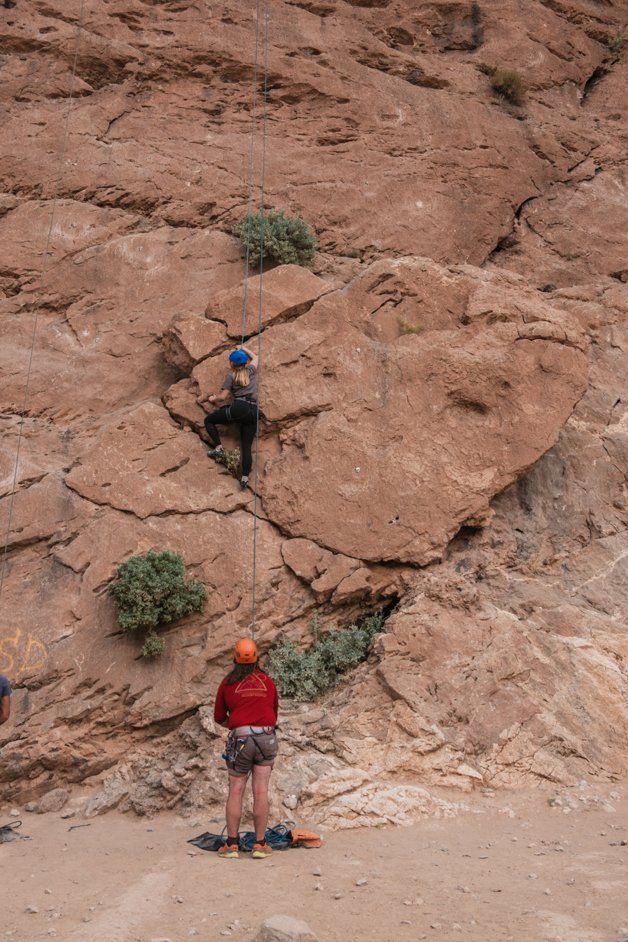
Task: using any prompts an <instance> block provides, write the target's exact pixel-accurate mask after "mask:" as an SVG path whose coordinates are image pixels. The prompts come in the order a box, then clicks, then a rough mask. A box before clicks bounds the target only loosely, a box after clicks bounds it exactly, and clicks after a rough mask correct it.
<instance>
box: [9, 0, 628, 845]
mask: <svg viewBox="0 0 628 942" xmlns="http://www.w3.org/2000/svg"><path fill="white" fill-rule="evenodd" d="M524 6H525V5H524ZM86 7H87V8H86ZM114 7H115V9H114ZM268 22H269V36H268V83H267V102H266V106H265V109H263V108H262V107H261V101H262V99H261V94H262V92H261V83H260V74H261V73H260V65H259V61H258V64H257V74H258V86H259V94H258V95H256V102H257V104H256V108H255V117H256V120H255V121H254V120H253V118H254V113H253V112H254V109H253V100H252V99H253V88H252V83H253V76H254V73H255V71H256V63H255V22H254V11H253V10H251V9H249V8H248V7H247V5H246V4H245V5H242V4H237V3H235V2H227V3H224V4H221V5H216V4H210V5H209V6H208V5H205V6H204V7H203V9H202V10H201V9H200V7H199V8H197V7H196V6H195V5H194V4H172V3H165V4H164V3H162V4H146V3H143V2H140V0H118V2H117V3H116V4H113V5H109V7H108V8H107V9H106V10H105V9H100V7H98V5H92V7H91V8H89V5H83V4H79V3H78V2H76V3H69V4H68V2H67V0H46V2H45V3H44V2H43V0H33V2H32V3H31V4H28V5H27V4H24V3H22V2H19V0H18V3H17V5H16V6H15V7H14V8H12V9H10V10H6V11H4V15H3V17H2V18H1V20H0V36H1V37H2V48H3V83H2V88H1V89H0V97H1V99H2V106H3V109H4V112H5V120H4V125H3V134H2V136H1V139H0V182H1V191H2V192H0V238H1V240H2V245H3V255H2V263H1V264H0V314H1V321H0V323H1V324H2V343H1V344H0V364H1V367H2V369H1V370H0V401H1V402H2V413H3V417H2V451H1V452H0V525H1V526H2V530H3V545H4V540H5V534H6V552H5V554H4V556H3V560H2V562H1V563H0V565H1V566H2V570H1V572H2V576H1V583H0V592H1V599H0V672H2V673H6V674H8V675H9V676H10V678H11V681H12V682H13V685H14V687H15V696H14V708H13V716H12V720H11V722H10V723H9V724H7V725H5V726H3V727H2V729H1V730H0V801H1V800H6V801H10V802H12V803H13V804H14V803H17V802H32V804H31V805H30V807H31V808H32V809H33V810H35V811H39V810H46V809H48V808H53V807H54V808H59V809H60V808H61V807H62V806H63V805H65V802H66V801H67V800H68V798H69V796H70V793H71V791H72V787H73V786H77V785H80V786H81V787H82V789H83V791H84V794H83V795H82V796H81V798H80V799H79V798H77V797H75V798H72V799H70V805H69V807H70V806H71V808H72V813H74V805H73V804H72V802H79V804H80V808H81V810H82V812H83V813H84V814H86V815H87V816H88V817H89V816H92V815H95V814H99V813H102V812H104V811H107V810H109V809H112V808H120V809H122V810H126V809H133V810H135V811H137V812H139V813H152V812H154V811H156V810H159V809H160V808H165V807H177V808H180V809H183V810H184V809H190V808H192V809H194V808H203V809H204V810H206V811H207V810H208V809H215V808H217V807H218V806H219V805H220V804H221V803H222V801H223V799H224V776H223V773H222V771H221V769H220V754H221V752H222V744H223V738H222V731H221V730H219V729H217V728H216V727H215V726H214V723H213V719H212V710H211V706H212V702H213V695H214V692H215V689H216V685H217V682H218V680H219V679H220V677H221V676H222V675H223V673H224V672H225V669H226V667H227V665H228V663H229V652H230V648H231V645H232V644H233V641H234V640H235V638H237V637H238V636H240V635H242V634H245V633H247V632H248V631H249V629H250V624H251V615H252V599H253V589H254V588H255V599H256V609H255V621H256V628H257V637H258V640H259V642H260V644H261V647H262V649H263V650H266V649H267V648H268V647H269V646H270V644H271V643H272V641H273V640H274V639H275V638H276V637H277V635H278V634H279V633H280V632H283V633H284V634H286V635H287V636H288V637H290V638H291V639H292V640H294V641H295V642H297V643H299V644H302V645H306V644H309V643H310V642H311V641H312V638H313V625H312V622H313V618H314V616H316V624H317V625H319V626H322V629H323V630H325V629H327V628H329V627H332V626H334V625H339V626H346V625H348V624H350V623H352V622H354V621H355V620H357V619H359V618H361V617H362V616H363V615H365V614H368V613H372V612H374V611H376V610H380V609H383V610H385V612H386V613H387V616H388V617H387V620H386V626H385V627H386V631H385V633H384V634H382V635H380V636H378V637H377V639H376V640H375V642H374V644H373V647H372V649H371V653H370V655H369V659H368V661H367V662H366V663H364V664H362V665H361V666H360V667H359V668H358V669H357V670H355V671H354V672H352V673H351V674H350V675H348V676H347V677H346V679H345V680H344V681H343V683H342V684H340V685H339V686H338V687H337V688H336V689H335V690H334V691H333V692H332V693H331V694H329V695H328V696H327V697H325V698H323V700H321V701H320V702H317V703H315V704H311V705H298V704H288V703H286V704H284V705H283V713H284V718H283V720H282V757H283V758H282V761H281V762H280V763H278V767H277V771H276V773H275V781H276V783H277V789H276V791H275V794H274V796H273V801H274V806H273V809H272V813H273V814H274V815H276V816H277V817H285V814H286V811H285V809H286V808H288V809H289V810H290V814H291V816H299V815H302V816H305V817H307V818H309V819H311V820H313V821H315V822H319V823H322V824H324V825H326V826H329V827H356V826H362V825H368V824H382V823H386V822H394V823H399V824H403V823H407V822H409V821H412V820H415V819H417V818H419V817H421V816H423V815H449V814H455V813H456V811H457V809H458V808H459V807H460V806H461V802H463V801H464V792H466V791H468V790H470V789H472V788H474V787H476V786H478V785H481V784H490V785H492V786H518V785H522V784H531V783H535V782H542V781H548V780H549V781H551V782H555V783H566V784H570V783H573V782H575V781H577V780H579V779H582V778H585V777H588V776H597V777H601V778H606V779H618V778H621V777H622V776H625V774H626V758H627V751H626V743H627V742H628V715H627V711H626V702H627V699H628V698H627V697H626V687H627V683H626V682H627V677H626V668H625V664H626V658H627V657H628V642H627V639H626V633H625V623H626V618H625V616H626V612H627V611H628V594H627V589H626V586H628V571H627V567H628V562H627V560H628V556H627V553H626V522H627V507H626V499H627V496H626V469H627V465H628V460H627V458H628V419H627V413H626V388H628V355H627V353H628V338H627V336H626V329H625V328H626V323H627V320H628V287H627V286H626V282H627V280H628V273H627V270H626V260H625V244H624V243H625V232H626V230H627V228H628V214H627V212H626V200H625V192H624V188H625V152H626V137H627V135H626V116H625V100H624V99H625V85H626V68H627V67H626V61H627V60H626V52H625V48H622V36H623V33H622V30H623V28H624V24H623V21H622V20H621V11H620V10H619V7H615V6H613V5H605V6H602V5H592V4H588V3H584V2H582V3H581V2H579V0H565V2H561V3H559V4H556V3H552V4H550V5H547V4H538V5H535V4H532V5H531V6H530V7H529V9H528V8H525V9H524V8H523V7H522V5H521V4H517V3H515V2H514V0H512V2H511V0H495V2H494V3H492V4H490V5H485V4H477V3H465V2H461V3H457V4H453V5H452V4H451V3H449V2H441V0H437V2H435V3H431V4H429V5H417V4H416V3H411V2H410V0H401V2H398V3H395V4H393V3H389V2H388V0H379V2H377V3H369V2H348V3H346V2H339V0H323V2H320V3H319V2H317V3H313V2H311V0H290V2H287V0H286V2H283V0H278V2H276V3H273V4H272V9H271V10H270V18H269V21H268ZM262 45H263V44H262ZM260 61H261V60H260ZM504 66H507V67H511V68H514V69H516V70H517V72H518V73H520V75H521V77H522V79H523V80H524V81H525V83H526V85H527V94H526V96H525V100H524V101H523V103H522V104H520V105H515V104H513V103H511V102H508V101H506V100H505V99H500V98H499V97H498V96H497V95H496V94H495V93H494V92H493V91H492V89H491V86H490V81H489V77H488V76H487V74H486V72H487V67H488V68H489V69H490V68H491V67H492V68H499V67H504ZM264 110H265V111H266V113H267V124H266V137H265V140H266V151H265V159H264V170H265V176H264V194H265V206H266V208H275V209H284V210H287V211H288V212H289V213H292V214H296V215H299V216H302V217H303V218H304V219H306V221H307V222H308V223H309V224H310V225H312V226H313V228H314V229H315V230H316V233H317V236H318V240H319V252H318V254H317V256H316V259H315V261H314V264H313V268H312V270H306V269H303V268H298V267H295V266H288V265H279V266H276V267H268V268H267V269H266V270H265V271H263V272H262V273H260V272H259V271H256V272H253V271H251V272H250V274H249V277H248V279H246V278H245V266H244V262H243V258H242V254H241V249H240V245H239V242H238V240H236V239H235V238H234V237H233V235H232V228H233V226H234V224H235V223H236V222H237V221H239V219H240V218H241V217H242V216H243V214H244V213H245V212H246V210H247V208H248V207H250V206H254V207H257V206H258V204H259V191H260V186H261V167H262V153H261V143H262V137H261V135H262V132H263V128H262V126H261V115H262V113H263V111H264ZM260 298H261V303H260ZM260 324H261V327H262V333H261V340H260V339H259V338H258V336H257V332H258V327H259V325H260ZM243 336H244V338H246V340H247V343H248V345H250V346H254V347H256V348H257V345H258V343H259V351H260V355H261V376H262V398H261V405H262V409H263V413H264V415H265V420H264V421H263V422H262V424H261V435H260V441H259V451H258V452H257V454H256V461H255V468H256V475H257V477H256V482H257V483H256V488H257V499H254V495H253V493H252V492H251V491H250V490H247V491H241V490H240V488H239V486H238V483H237V481H236V480H235V479H234V478H233V477H232V476H231V475H230V474H229V473H228V472H227V471H226V469H224V468H222V467H221V466H219V465H216V464H214V463H212V462H209V461H208V459H207V457H206V454H205V448H204V445H203V443H202V442H201V440H200V437H199V433H200V432H201V431H202V422H203V417H204V410H203V408H202V407H201V406H200V404H199V402H201V401H203V400H204V399H205V398H206V397H207V396H208V395H209V394H210V393H212V392H215V391H216V390H217V389H218V388H220V386H221V384H222V382H223V379H224V375H225V372H226V365H227V361H226V353H227V351H229V350H230V349H232V347H233V345H234V344H235V343H239V342H240V340H241V338H242V337H243ZM224 441H225V444H226V445H228V446H234V445H237V443H238V441H237V436H236V435H235V434H234V430H233V429H229V430H226V431H225V436H224ZM16 462H17V463H16ZM254 514H255V516H254ZM254 532H255V541H256V585H255V587H254V586H253V567H252V552H253V548H252V547H253V533H254ZM150 548H156V549H172V550H175V551H177V552H180V553H182V554H183V556H184V558H185V560H186V564H187V567H188V570H189V572H190V574H191V575H194V576H196V577H197V578H199V579H200V580H201V581H202V582H203V583H204V585H205V586H206V588H207V591H208V604H207V608H206V610H205V612H204V613H203V614H202V615H195V616H190V617H188V618H186V619H184V620H182V621H181V622H179V623H177V624H176V625H173V626H172V627H170V628H169V629H168V631H167V632H166V635H167V648H166V653H165V654H164V655H163V656H162V657H161V658H160V659H157V660H155V661H146V660H145V659H142V658H140V657H139V649H138V645H137V643H136V642H135V641H134V639H132V638H128V637H126V636H124V635H122V634H121V633H120V631H119V629H118V627H117V622H116V618H115V611H114V608H113V604H112V602H111V599H110V597H109V596H108V594H107V592H106V587H107V585H108V583H109V581H110V580H111V578H112V577H113V575H114V573H115V570H116V567H117V566H118V565H119V564H120V563H121V562H122V561H124V560H125V559H126V558H127V557H128V556H129V555H131V554H133V553H138V552H144V551H146V550H148V549H150ZM433 786H448V787H451V788H455V789H456V790H457V791H458V793H459V796H458V797H456V795H454V796H453V797H451V796H450V797H449V798H448V799H445V798H444V797H441V796H440V795H439V797H436V796H435V795H434V794H432V793H431V791H430V789H431V787H433ZM79 804H77V805H76V807H77V808H78V807H79Z"/></svg>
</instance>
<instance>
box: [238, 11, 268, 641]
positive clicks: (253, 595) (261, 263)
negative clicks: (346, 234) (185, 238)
mask: <svg viewBox="0 0 628 942" xmlns="http://www.w3.org/2000/svg"><path fill="white" fill-rule="evenodd" d="M262 16H263V39H262V42H263V47H264V66H263V72H264V78H263V92H262V121H261V123H262V146H261V164H260V183H259V200H260V211H259V218H260V246H259V249H260V260H259V289H258V300H257V375H258V377H259V382H258V398H257V405H256V410H255V479H254V485H253V561H252V587H251V637H252V639H253V640H255V612H256V584H257V489H258V481H259V432H260V422H259V417H260V408H259V392H260V391H261V366H262V303H263V296H264V223H265V215H264V198H265V185H266V143H267V117H268V107H267V106H268V47H269V40H268V34H269V29H268V25H269V14H268V10H267V0H263V3H262V0H257V7H256V24H255V65H254V70H253V104H252V126H251V146H250V150H249V167H248V188H249V197H248V208H247V219H249V220H251V221H252V207H253V163H254V152H255V139H256V134H257V114H256V112H257V76H258V58H259V45H260V22H261V20H262ZM250 244H251V239H250V238H248V239H247V241H246V257H245V274H244V293H243V299H242V329H241V334H242V343H244V338H245V336H246V319H247V305H248V293H249V292H248V283H249V256H250Z"/></svg>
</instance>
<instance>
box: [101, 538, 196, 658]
mask: <svg viewBox="0 0 628 942" xmlns="http://www.w3.org/2000/svg"><path fill="white" fill-rule="evenodd" d="M109 592H110V594H111V595H112V596H113V597H114V599H115V600H116V602H117V606H118V624H119V625H120V627H121V628H124V630H125V631H137V630H142V629H143V630H148V632H149V634H148V635H147V637H146V641H145V644H144V648H143V649H142V654H143V655H144V656H145V657H154V656H155V655H157V654H161V653H162V651H163V648H164V646H165V644H164V642H163V641H162V639H160V638H159V636H158V635H156V634H155V632H154V631H153V629H154V628H156V627H157V626H158V625H167V624H169V623H170V622H173V621H177V620H178V619H179V618H183V616H184V615H189V614H190V613H191V612H200V611H201V610H202V609H203V606H204V605H205V602H206V601H207V592H206V591H205V587H204V586H203V585H202V584H201V583H200V582H199V581H198V580H196V579H186V578H185V564H184V562H183V559H182V558H181V556H179V554H178V553H173V552H171V551H170V550H164V551H163V552H161V553H158V552H156V551H155V550H149V551H148V553H144V554H143V555H139V556H131V557H129V559H127V560H125V562H123V563H122V564H121V565H120V566H119V567H118V570H117V573H116V578H115V579H114V580H113V582H112V583H110V585H109ZM155 642H161V644H156V643H155ZM157 648H160V650H157ZM145 649H146V650H145Z"/></svg>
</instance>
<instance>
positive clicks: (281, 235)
mask: <svg viewBox="0 0 628 942" xmlns="http://www.w3.org/2000/svg"><path fill="white" fill-rule="evenodd" d="M233 232H234V235H237V236H239V237H240V239H241V240H242V245H243V246H244V249H245V250H246V251H248V257H249V264H251V265H259V263H260V260H261V259H262V258H263V260H264V261H267V260H270V261H273V262H278V263H279V264H280V265H304V266H306V267H307V265H308V264H309V263H310V262H311V260H312V259H313V258H314V254H315V252H316V238H315V236H314V233H313V232H312V230H311V229H310V227H309V226H308V225H307V223H306V222H304V221H303V219H301V218H300V217H299V216H286V215H285V214H284V213H283V212H282V211H281V210H270V212H268V213H263V212H261V211H260V212H258V213H247V215H246V216H245V217H244V219H242V220H241V222H239V223H238V224H237V226H236V227H235V228H234V230H233Z"/></svg>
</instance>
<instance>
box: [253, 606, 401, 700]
mask: <svg viewBox="0 0 628 942" xmlns="http://www.w3.org/2000/svg"><path fill="white" fill-rule="evenodd" d="M383 623H384V619H383V616H382V615H381V614H377V615H370V616H369V617H368V618H366V619H365V620H364V621H363V622H362V623H361V624H360V625H351V626H350V627H349V628H334V629H332V631H329V632H328V633H327V634H325V635H323V636H322V637H319V638H318V640H317V641H315V643H314V644H313V645H312V647H311V648H309V649H308V650H307V651H299V650H298V648H297V647H296V645H295V644H294V643H293V642H292V641H288V639H287V638H280V639H279V640H278V641H277V643H276V644H275V645H274V646H273V647H272V648H271V650H270V652H269V664H268V672H269V674H270V675H271V677H273V678H274V680H275V682H276V684H277V689H278V691H279V693H280V695H281V696H282V697H290V698H292V699H293V700H301V701H309V700H315V699H316V698H317V697H320V696H322V695H323V694H324V693H327V691H328V690H331V688H332V687H333V686H335V684H336V683H337V682H338V680H339V679H340V677H341V676H342V675H343V674H345V673H346V672H347V671H349V670H351V669H352V668H354V667H357V666H358V664H360V663H361V662H362V661H364V660H366V657H367V655H368V651H369V647H370V645H371V641H372V640H373V638H374V636H375V635H376V634H377V633H378V632H380V631H382V629H383ZM314 627H315V628H316V630H314ZM313 631H314V636H315V638H316V637H317V636H318V622H317V624H316V626H313Z"/></svg>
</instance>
